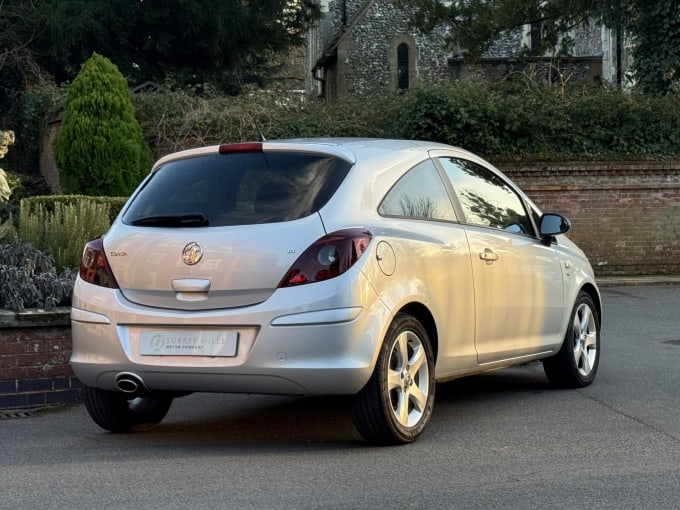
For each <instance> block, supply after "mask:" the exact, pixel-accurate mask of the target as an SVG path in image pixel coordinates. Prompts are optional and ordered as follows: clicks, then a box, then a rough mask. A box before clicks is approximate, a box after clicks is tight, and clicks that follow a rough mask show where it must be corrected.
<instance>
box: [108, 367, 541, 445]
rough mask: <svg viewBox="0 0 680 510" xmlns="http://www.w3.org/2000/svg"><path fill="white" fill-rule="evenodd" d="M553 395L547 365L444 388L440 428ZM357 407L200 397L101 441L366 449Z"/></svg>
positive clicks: (333, 400) (438, 408) (344, 401)
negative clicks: (481, 410)
mask: <svg viewBox="0 0 680 510" xmlns="http://www.w3.org/2000/svg"><path fill="white" fill-rule="evenodd" d="M549 389H550V386H549V384H548V381H547V379H546V378H545V376H544V375H543V371H542V369H541V367H540V364H535V365H529V366H523V367H519V368H515V369H506V370H501V371H496V372H490V373H488V374H483V375H478V376H472V377H466V378H461V379H456V380H454V381H451V382H446V383H440V384H438V385H437V388H436V400H435V412H434V417H433V422H436V421H437V420H440V419H441V420H445V419H447V418H446V417H447V416H449V415H450V414H452V413H455V414H457V415H458V414H463V415H464V414H465V413H466V412H467V410H466V409H467V408H470V407H471V408H476V407H477V406H478V405H482V406H485V405H487V404H489V405H491V404H492V403H493V402H495V401H507V400H508V399H512V398H521V396H522V395H526V394H527V393H533V394H535V393H542V392H544V391H546V390H549ZM513 395H516V397H513ZM350 400H351V397H286V396H283V397H282V396H268V395H225V394H193V395H189V396H186V397H183V398H179V399H176V400H175V402H174V403H173V407H172V409H171V411H170V413H169V415H168V417H166V419H165V420H164V421H163V422H162V423H161V424H160V425H159V426H158V427H157V428H155V429H152V430H149V431H146V432H141V433H135V434H129V435H116V434H107V433H103V432H102V434H101V435H99V436H98V440H99V441H106V442H109V441H112V442H119V443H120V444H128V445H130V444H131V445H134V444H140V445H142V444H143V445H144V448H149V447H152V446H153V445H154V444H155V445H162V446H163V447H164V448H172V449H175V450H178V451H182V450H186V449H191V450H192V451H193V452H194V453H195V452H196V451H200V450H201V449H206V450H207V451H212V452H215V450H216V449H218V450H219V449H222V450H224V451H225V452H226V451H229V453H230V454H238V453H239V452H240V453H244V454H247V453H252V451H253V450H255V449H257V450H262V448H267V447H271V448H272V449H275V450H277V451H281V450H282V449H293V450H299V449H304V450H309V449H329V448H339V449H347V448H362V447H366V446H367V444H366V443H365V442H363V440H362V438H361V436H360V435H359V434H358V432H357V431H356V430H355V428H354V425H353V423H352V420H351V415H350ZM435 427H436V425H435Z"/></svg>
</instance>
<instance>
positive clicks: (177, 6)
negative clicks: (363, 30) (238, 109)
mask: <svg viewBox="0 0 680 510" xmlns="http://www.w3.org/2000/svg"><path fill="white" fill-rule="evenodd" d="M318 14H319V12H318V6H317V5H316V4H315V3H314V2H312V1H311V0H222V1H219V2H215V1H212V0H34V1H32V2H26V1H25V0H0V34H2V35H0V37H1V38H2V39H0V43H3V47H2V48H0V69H2V67H3V65H5V66H12V65H14V66H13V68H16V67H17V65H18V64H19V63H22V64H24V65H25V64H26V62H29V61H30V62H31V63H32V64H33V65H36V66H38V67H39V68H40V69H41V70H44V71H47V72H48V73H49V74H50V75H51V76H53V77H54V78H55V80H56V82H57V83H61V82H64V81H69V80H72V79H73V78H74V77H75V75H76V74H77V72H78V70H79V69H80V66H81V64H82V63H83V62H84V61H85V60H86V59H87V58H89V56H90V55H91V54H92V53H93V52H97V53H99V54H101V55H104V56H106V57H108V58H110V59H111V60H112V61H113V63H114V64H116V66H117V67H118V68H119V70H120V71H121V72H122V73H123V74H124V75H125V77H126V78H127V79H128V81H129V82H130V83H131V84H138V83H143V82H145V81H147V80H152V81H156V82H158V83H165V82H167V81H171V82H174V83H177V84H178V85H186V84H187V83H190V84H196V83H211V84H212V85H214V86H217V88H219V89H222V90H226V91H236V90H238V89H239V87H240V85H241V84H242V83H243V82H244V81H252V80H261V79H263V78H264V77H266V74H267V70H268V67H271V62H272V55H275V54H277V53H281V52H285V51H286V50H288V49H289V48H291V47H294V46H296V45H301V44H303V42H304V28H305V27H306V26H307V24H308V23H309V22H310V21H311V20H312V19H314V18H315V17H316V16H318ZM19 67H20V66H19ZM17 71H18V72H20V73H21V72H23V71H20V70H17Z"/></svg>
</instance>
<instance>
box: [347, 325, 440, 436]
mask: <svg viewBox="0 0 680 510" xmlns="http://www.w3.org/2000/svg"><path fill="white" fill-rule="evenodd" d="M434 391H435V377H434V355H433V352H432V346H431V345H430V339H429V337H428V334H427V332H426V331H425V329H424V328H423V326H422V325H421V324H420V323H419V322H418V321H417V320H416V319H415V318H413V317H412V316H410V315H407V314H403V313H400V314H398V315H397V316H396V317H395V319H394V321H392V324H390V327H389V329H388V331H387V335H386V336H385V340H384V341H383V344H382V347H381V348H380V353H379V355H378V360H377V362H376V366H375V369H374V371H373V374H372V375H371V378H370V379H369V381H368V383H366V386H364V388H363V389H362V390H361V391H360V392H359V393H357V394H356V395H355V396H354V398H353V400H352V419H353V421H354V425H355V426H356V428H357V430H358V431H359V433H360V434H361V435H362V436H363V437H364V439H366V441H368V442H369V443H371V444H375V445H396V444H404V443H410V442H412V441H415V440H416V439H417V438H418V436H420V434H421V433H422V432H423V430H425V427H426V425H427V424H428V422H429V421H430V417H431V416H432V408H433V406H434Z"/></svg>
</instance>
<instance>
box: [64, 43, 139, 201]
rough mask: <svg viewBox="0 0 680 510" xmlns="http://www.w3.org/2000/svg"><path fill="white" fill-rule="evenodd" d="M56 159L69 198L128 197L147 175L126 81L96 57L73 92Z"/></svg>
mask: <svg viewBox="0 0 680 510" xmlns="http://www.w3.org/2000/svg"><path fill="white" fill-rule="evenodd" d="M54 154H55V158H56V162H57V166H58V167H59V169H60V183H61V187H62V190H63V191H64V192H65V193H69V194H78V193H80V194H84V195H98V196H101V195H107V196H122V195H128V194H129V193H131V192H132V190H133V189H134V188H135V187H136V186H137V184H139V182H140V180H141V179H142V177H143V176H144V175H145V174H146V172H148V169H149V166H150V163H151V160H150V154H149V152H148V148H147V146H146V144H145V143H144V140H143V137H142V130H141V127H140V125H139V123H138V122H137V119H136V118H135V112H134V107H133V105H132V101H131V99H130V92H129V90H128V86H127V81H126V80H125V78H124V77H123V75H122V74H121V73H120V71H118V68H117V67H116V66H115V65H114V64H113V63H112V62H111V61H110V60H108V59H107V58H105V57H103V56H101V55H99V54H97V53H93V54H92V57H90V58H89V59H88V60H87V62H85V64H83V67H82V69H81V70H80V72H79V73H78V75H77V76H76V78H75V79H74V80H73V83H72V84H71V85H70V86H69V89H68V98H67V101H66V111H65V112H64V118H63V121H62V124H61V128H60V129H59V133H58V135H57V138H56V140H55V144H54Z"/></svg>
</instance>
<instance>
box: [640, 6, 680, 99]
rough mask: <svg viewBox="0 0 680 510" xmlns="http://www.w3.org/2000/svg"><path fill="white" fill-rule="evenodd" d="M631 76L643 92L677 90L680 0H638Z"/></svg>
mask: <svg viewBox="0 0 680 510" xmlns="http://www.w3.org/2000/svg"><path fill="white" fill-rule="evenodd" d="M633 3H634V4H636V7H637V9H638V10H637V12H636V14H637V16H636V17H635V25H634V26H633V27H632V28H634V35H635V37H634V40H635V46H634V47H633V59H634V60H633V76H634V78H635V80H636V81H637V82H638V85H639V88H640V90H641V91H642V92H644V93H646V94H666V93H668V92H670V91H672V90H673V88H674V87H675V89H676V90H675V91H676V92H680V89H679V87H680V1H678V0H656V1H655V2H648V1H645V0H637V1H636V2H633Z"/></svg>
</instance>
